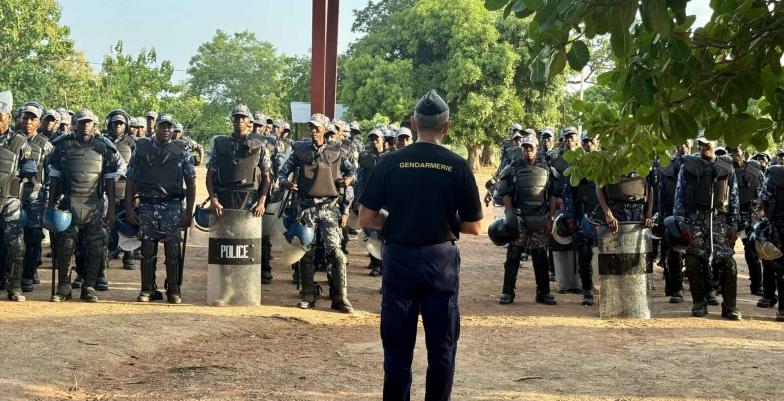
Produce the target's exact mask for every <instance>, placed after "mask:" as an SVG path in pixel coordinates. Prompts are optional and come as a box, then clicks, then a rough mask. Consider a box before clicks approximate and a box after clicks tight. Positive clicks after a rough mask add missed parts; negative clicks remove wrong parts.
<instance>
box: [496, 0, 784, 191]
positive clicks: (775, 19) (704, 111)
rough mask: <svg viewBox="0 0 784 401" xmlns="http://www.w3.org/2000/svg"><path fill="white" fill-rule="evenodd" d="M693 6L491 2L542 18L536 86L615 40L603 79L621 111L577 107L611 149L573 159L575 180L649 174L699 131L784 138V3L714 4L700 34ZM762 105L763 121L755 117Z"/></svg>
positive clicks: (599, 0)
mask: <svg viewBox="0 0 784 401" xmlns="http://www.w3.org/2000/svg"><path fill="white" fill-rule="evenodd" d="M687 2H688V1H687V0H668V1H664V0H641V1H640V0H595V1H583V0H541V1H527V0H510V1H501V0H485V7H486V8H487V9H490V10H493V9H500V8H507V9H509V8H510V7H511V8H513V9H514V11H515V15H517V16H527V15H532V16H533V21H534V23H535V26H534V27H532V28H531V29H529V30H528V33H529V34H530V39H531V41H532V51H533V52H534V54H536V56H535V57H534V58H533V60H532V61H531V62H530V63H529V64H530V68H531V77H532V80H535V81H538V80H546V79H548V78H549V77H551V76H552V75H553V73H557V72H559V71H560V70H562V69H564V68H565V64H564V63H563V60H562V56H561V54H567V59H568V60H570V62H569V63H568V64H569V65H570V67H571V68H578V67H579V66H580V64H581V62H582V61H583V59H582V58H581V57H580V56H582V55H583V53H582V50H581V49H580V48H581V45H577V43H580V41H582V40H585V39H588V40H592V39H594V38H596V37H599V36H601V35H604V34H609V35H610V49H611V51H612V62H613V66H612V69H611V70H610V71H608V72H606V73H603V74H601V75H599V76H598V78H597V81H598V83H599V84H600V85H604V86H606V87H607V88H609V89H610V90H611V91H612V94H611V96H610V99H611V100H612V104H608V103H607V102H605V101H602V102H575V103H574V104H575V108H576V110H577V111H582V112H583V113H585V125H586V127H587V129H588V130H589V131H591V133H592V134H598V135H599V138H600V142H601V144H602V148H603V150H602V152H594V153H590V154H583V153H580V152H577V153H576V154H575V155H573V157H574V162H575V163H574V165H573V166H572V168H571V169H570V173H572V174H573V175H574V177H573V178H574V179H577V178H579V177H582V176H586V177H588V178H590V179H593V180H595V181H596V182H597V183H599V184H603V183H606V182H610V181H613V180H616V179H618V177H620V176H621V174H623V173H626V172H629V171H632V170H637V171H638V172H640V173H644V172H646V171H648V168H649V166H650V164H651V160H653V158H654V157H656V156H659V157H662V158H666V157H667V152H668V151H670V150H671V149H672V147H673V146H674V145H676V144H678V143H681V142H683V141H684V140H686V139H689V138H694V137H695V136H696V134H697V130H698V128H699V127H704V128H705V129H706V135H707V136H708V137H710V138H714V139H717V140H721V141H722V142H724V143H726V144H727V145H739V144H740V145H744V146H748V145H753V146H754V147H757V148H765V147H766V146H768V145H769V143H770V139H773V141H775V142H781V141H782V140H783V139H784V124H782V121H783V120H784V75H782V68H781V59H782V53H784V45H782V44H783V43H784V3H782V2H781V1H776V0H771V1H763V0H712V1H711V7H712V8H713V14H712V16H711V19H710V21H709V22H708V23H707V24H706V25H705V26H704V27H700V28H696V29H694V28H693V27H692V25H693V23H694V21H695V17H694V16H688V15H686V4H687ZM638 15H639V16H640V17H641V21H638V20H636V16H638ZM576 46H577V47H576ZM578 47H580V48H578ZM569 54H571V56H569ZM756 101H758V103H756V105H757V106H758V109H757V110H758V113H754V112H751V111H750V110H749V108H750V104H754V102H756Z"/></svg>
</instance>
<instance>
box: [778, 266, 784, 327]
mask: <svg viewBox="0 0 784 401" xmlns="http://www.w3.org/2000/svg"><path fill="white" fill-rule="evenodd" d="M776 286H777V287H778V289H779V294H784V266H781V265H778V266H776ZM776 320H777V321H779V322H784V305H782V303H781V302H779V310H778V312H777V313H776Z"/></svg>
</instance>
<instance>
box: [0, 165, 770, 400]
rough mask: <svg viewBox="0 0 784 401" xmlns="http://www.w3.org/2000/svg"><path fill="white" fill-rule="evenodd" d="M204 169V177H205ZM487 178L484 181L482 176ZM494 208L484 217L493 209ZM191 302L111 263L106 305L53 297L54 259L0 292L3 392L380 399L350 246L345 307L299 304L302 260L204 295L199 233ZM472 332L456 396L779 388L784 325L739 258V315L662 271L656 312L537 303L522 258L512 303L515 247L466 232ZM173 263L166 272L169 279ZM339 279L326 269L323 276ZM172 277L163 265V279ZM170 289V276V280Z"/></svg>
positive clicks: (465, 332)
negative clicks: (250, 294) (673, 299)
mask: <svg viewBox="0 0 784 401" xmlns="http://www.w3.org/2000/svg"><path fill="white" fill-rule="evenodd" d="M201 176H203V175H201ZM482 177H483V175H480V179H479V181H480V185H481V184H482V183H483V180H482ZM491 214H492V213H491V211H489V210H488V211H487V213H486V215H488V216H490V215H491ZM193 237H195V238H194V239H193V241H192V242H191V244H190V245H189V247H188V255H187V262H186V268H185V271H186V273H185V280H184V285H183V287H184V288H183V291H184V292H183V299H184V301H185V302H186V304H182V305H168V304H166V303H161V302H156V303H153V304H144V305H142V304H137V303H135V302H134V300H135V298H136V295H137V293H138V289H139V280H140V277H139V271H138V268H137V270H134V271H125V270H122V269H121V267H120V262H119V261H112V263H111V268H110V270H109V271H108V276H109V280H110V283H111V289H110V291H108V292H105V293H102V294H101V302H100V303H98V304H87V303H82V302H79V301H70V302H65V303H62V304H52V303H49V302H47V300H48V297H49V272H50V270H49V269H50V260H49V259H44V265H43V266H41V268H40V269H39V274H40V275H41V278H42V283H41V285H40V286H38V287H37V288H36V290H35V291H34V292H32V293H29V294H27V295H28V302H25V303H12V302H5V301H3V302H0V343H1V344H3V347H2V356H1V357H0V361H2V368H0V400H3V401H17V400H19V401H21V400H25V401H27V400H133V401H137V400H138V401H142V400H172V401H174V400H316V399H324V400H333V399H334V400H372V399H380V398H381V389H382V384H383V350H382V347H381V341H380V338H379V333H378V331H379V310H380V295H379V294H378V288H379V286H380V279H379V278H375V277H369V276H368V275H367V273H368V270H367V268H366V266H367V257H366V253H365V252H364V250H363V249H362V248H361V247H360V245H359V244H358V243H357V241H352V242H351V243H350V248H349V249H350V252H351V253H350V254H349V255H348V259H349V263H350V265H349V267H348V271H349V287H350V288H349V296H350V299H351V301H352V303H353V304H354V307H355V308H356V309H357V312H356V313H355V314H353V315H350V316H347V315H343V314H339V313H334V312H332V311H330V310H329V301H328V300H326V299H324V300H322V301H320V302H319V303H318V305H317V308H316V309H315V310H307V311H303V310H300V309H297V308H295V307H294V305H295V304H296V302H297V299H298V298H297V294H296V290H295V287H294V285H293V284H291V280H290V278H291V269H290V268H289V267H288V266H283V265H281V264H280V263H273V273H274V275H275V279H274V281H273V283H272V284H271V285H267V286H264V287H263V296H262V297H263V301H262V303H263V306H260V307H254V308H213V307H208V306H205V305H206V272H207V255H206V248H205V247H203V246H199V245H198V244H199V243H200V241H199V238H198V235H195V234H194V235H193V236H192V238H193ZM460 246H461V252H462V256H463V264H462V272H461V301H460V302H461V315H462V329H461V338H460V342H459V349H458V360H457V374H456V379H455V388H454V393H453V394H454V399H455V400H730V399H732V400H738V399H741V400H781V399H784V390H782V387H781V367H782V366H784V351H783V350H784V324H782V323H777V322H775V310H774V309H760V308H757V307H756V306H755V304H756V301H757V297H756V296H752V295H751V294H749V290H748V276H747V274H746V269H745V263H744V262H743V258H742V255H741V254H738V256H737V258H736V260H737V261H738V264H739V266H740V270H741V273H740V275H739V293H740V294H739V300H738V303H739V306H740V310H741V311H742V312H743V315H744V320H743V321H741V322H730V321H726V320H723V319H721V318H720V317H719V307H712V308H711V310H710V315H709V316H708V317H707V318H699V319H698V318H693V317H691V316H690V309H691V304H690V302H688V294H687V302H685V303H683V304H680V305H671V304H669V303H667V298H665V297H664V294H663V288H664V284H663V282H662V281H661V278H660V276H661V274H660V272H659V271H657V274H656V275H655V278H656V282H655V284H656V289H655V290H653V293H652V297H653V310H652V312H653V319H651V320H647V321H631V320H600V319H599V318H598V310H597V307H595V306H594V307H583V306H581V305H580V299H581V297H580V296H579V295H560V294H558V295H557V296H556V299H557V301H558V305H556V306H543V305H537V304H535V303H534V302H533V299H534V294H533V293H534V290H533V272H532V269H531V266H530V262H524V264H523V267H524V268H523V269H522V270H521V274H520V277H519V279H518V295H517V299H516V301H515V303H514V304H512V305H499V304H498V303H497V295H498V292H499V291H500V288H501V283H502V277H503V268H502V265H503V260H504V250H503V248H499V247H495V246H493V245H492V244H491V243H490V242H489V240H488V239H487V237H486V236H480V237H476V238H472V237H468V238H464V239H463V240H461V242H460ZM162 270H163V268H162V263H159V271H161V272H160V273H159V276H162V274H163V272H162ZM317 278H318V279H320V280H321V281H324V280H325V277H324V275H323V273H319V276H318V277H317ZM162 279H163V277H159V281H162ZM159 286H161V287H162V282H160V283H159ZM421 331H422V330H420V338H419V341H418V344H417V351H416V355H415V359H414V366H413V368H414V384H413V389H412V391H413V394H412V396H413V398H414V399H422V396H423V393H422V391H423V388H424V375H425V369H426V366H427V362H426V353H425V348H424V345H423V344H424V337H423V336H422V333H421Z"/></svg>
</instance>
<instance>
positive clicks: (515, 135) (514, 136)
mask: <svg viewBox="0 0 784 401" xmlns="http://www.w3.org/2000/svg"><path fill="white" fill-rule="evenodd" d="M522 137H523V133H522V132H520V131H512V138H511V139H517V138H522Z"/></svg>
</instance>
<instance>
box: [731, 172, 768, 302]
mask: <svg viewBox="0 0 784 401" xmlns="http://www.w3.org/2000/svg"><path fill="white" fill-rule="evenodd" d="M763 179H764V177H763V170H762V166H761V165H760V164H759V162H757V161H756V160H748V161H746V162H744V164H743V166H742V167H735V181H736V182H737V183H738V201H739V205H738V207H739V213H740V221H739V223H740V224H739V225H738V226H739V229H740V230H743V231H742V232H741V233H739V234H741V237H742V238H741V241H742V242H743V250H744V254H743V256H744V257H745V259H746V266H748V268H749V280H750V281H751V283H750V288H751V293H752V294H755V295H764V294H763V289H762V286H763V283H762V266H761V265H760V260H759V257H758V256H757V252H756V250H755V249H754V243H753V242H750V241H749V238H748V236H745V234H746V233H747V232H749V231H750V228H751V225H752V221H751V214H752V213H753V212H754V210H756V209H757V206H759V192H760V189H761V188H762V181H763ZM747 228H749V229H748V230H747ZM744 236H745V237H744Z"/></svg>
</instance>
